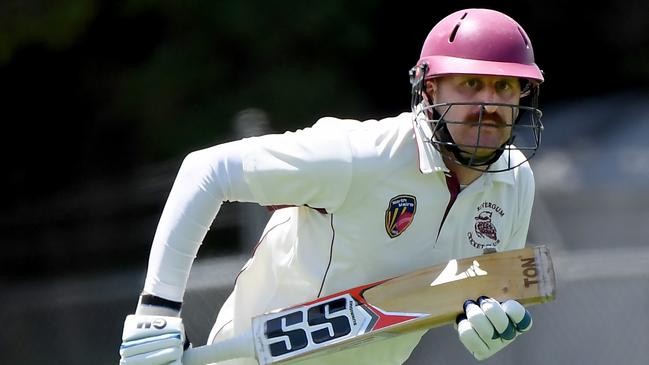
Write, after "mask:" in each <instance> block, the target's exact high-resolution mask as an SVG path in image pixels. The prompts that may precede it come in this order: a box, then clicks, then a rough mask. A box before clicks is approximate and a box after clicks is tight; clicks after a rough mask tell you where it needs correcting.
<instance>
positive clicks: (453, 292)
mask: <svg viewBox="0 0 649 365" xmlns="http://www.w3.org/2000/svg"><path fill="white" fill-rule="evenodd" d="M481 295H485V296H488V297H492V298H494V299H496V300H498V301H501V302H502V301H505V300H507V299H515V300H517V301H519V302H520V303H521V304H523V305H526V306H529V305H533V304H539V303H545V302H548V301H551V300H553V299H554V296H555V276H554V268H553V265H552V259H551V257H550V253H549V250H548V249H547V247H545V246H537V247H528V248H523V249H519V250H513V251H505V252H500V253H489V254H485V255H482V256H476V257H470V258H464V259H458V260H450V261H448V262H447V263H443V264H440V265H434V266H430V267H427V268H424V269H421V270H417V271H414V272H412V273H409V274H405V275H402V276H398V277H395V278H392V279H387V280H382V281H378V282H375V283H371V284H367V285H362V286H359V287H355V288H352V289H349V290H345V291H342V292H339V293H335V294H332V295H329V296H326V297H323V298H318V299H316V300H313V301H311V302H308V303H303V304H300V305H296V306H292V307H289V308H285V309H279V310H275V311H272V312H269V313H266V314H263V315H260V316H257V317H255V318H253V319H252V327H251V329H250V330H249V331H248V332H246V333H244V334H241V335H239V336H238V337H235V338H232V339H228V340H225V341H222V342H218V343H214V344H211V345H206V346H202V347H197V348H192V349H188V350H187V351H185V354H184V357H183V364H184V365H205V364H208V363H212V362H217V361H223V360H226V359H232V358H237V357H255V358H256V359H257V361H258V362H259V364H260V365H267V364H290V363H291V362H293V361H296V360H303V359H306V358H309V357H315V356H321V355H325V354H328V353H331V352H335V351H340V350H343V349H346V348H351V347H355V346H362V345H363V344H365V343H368V342H373V341H380V340H381V339H386V338H390V337H393V336H399V335H401V334H404V333H408V332H411V331H416V330H422V329H429V328H434V327H439V326H442V325H446V324H450V323H453V322H454V321H455V318H456V316H457V315H458V314H460V313H462V312H463V308H462V305H463V303H464V301H465V300H466V299H474V300H475V299H476V298H478V297H479V296H481Z"/></svg>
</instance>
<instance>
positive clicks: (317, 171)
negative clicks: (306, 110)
mask: <svg viewBox="0 0 649 365" xmlns="http://www.w3.org/2000/svg"><path fill="white" fill-rule="evenodd" d="M351 170H352V168H351V150H350V147H349V139H348V138H347V137H346V133H344V129H340V128H333V126H331V125H330V124H327V123H324V124H323V123H320V125H318V124H317V125H316V126H314V127H313V128H306V129H304V130H299V131H296V132H287V133H284V134H281V135H267V136H262V137H254V138H247V139H243V140H240V141H236V142H230V143H226V144H222V145H218V146H214V147H211V148H207V149H204V150H200V151H196V152H192V153H190V154H189V155H188V156H187V157H186V158H185V159H184V161H183V163H182V165H181V168H180V170H179V172H178V175H177V176H176V180H175V181H174V185H173V187H172V189H171V192H170V194H169V197H168V199H167V202H166V204H165V207H164V209H163V212H162V215H161V218H160V221H159V223H158V227H157V229H156V233H155V236H154V239H153V243H152V248H151V253H150V256H149V266H148V270H147V276H146V280H145V285H144V291H145V292H147V293H151V294H154V295H157V296H160V297H163V298H166V299H169V300H173V301H178V302H181V301H182V298H183V295H184V292H185V287H186V284H187V279H188V277H189V271H190V269H191V265H192V263H193V261H194V259H195V257H196V254H197V252H198V249H199V247H200V245H201V243H202V242H203V239H204V238H205V235H206V234H207V231H208V230H209V227H210V226H211V224H212V221H213V220H214V219H215V217H216V215H217V213H218V211H219V209H220V207H221V204H222V203H223V202H224V201H241V202H257V203H259V204H261V205H295V206H300V205H308V206H310V207H313V208H321V209H325V210H326V211H327V212H333V211H335V210H336V208H337V207H339V206H340V205H341V204H342V203H343V202H344V200H345V196H346V194H347V190H348V189H349V184H350V180H351Z"/></svg>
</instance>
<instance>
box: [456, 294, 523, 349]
mask: <svg viewBox="0 0 649 365" xmlns="http://www.w3.org/2000/svg"><path fill="white" fill-rule="evenodd" d="M456 324H457V331H458V336H459V338H460V341H461V342H462V344H464V347H466V348H467V350H469V352H471V353H472V354H473V356H474V357H475V358H476V359H477V360H484V359H486V358H488V357H490V356H492V355H493V354H495V353H496V352H498V351H500V350H501V349H502V348H503V347H505V346H507V345H508V344H510V343H511V342H512V341H514V339H515V338H516V336H518V335H519V334H521V333H523V332H526V331H528V330H529V329H530V328H531V327H532V316H531V315H530V312H528V311H527V309H525V307H523V305H521V304H520V303H519V302H517V301H515V300H508V301H506V302H504V303H502V304H501V303H498V301H496V300H495V299H492V298H488V297H480V298H478V300H477V301H473V300H467V301H466V302H464V314H461V315H459V316H458V318H457V320H456Z"/></svg>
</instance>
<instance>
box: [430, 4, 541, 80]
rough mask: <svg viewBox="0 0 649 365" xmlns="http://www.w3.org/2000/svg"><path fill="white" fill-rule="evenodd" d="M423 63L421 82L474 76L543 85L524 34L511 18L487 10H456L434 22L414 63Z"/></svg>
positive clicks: (529, 42)
mask: <svg viewBox="0 0 649 365" xmlns="http://www.w3.org/2000/svg"><path fill="white" fill-rule="evenodd" d="M424 63H425V64H427V66H428V67H427V72H426V75H425V77H424V78H425V79H429V78H434V77H437V76H442V75H448V74H476V75H496V76H513V77H520V78H524V79H528V80H532V81H536V82H539V83H540V82H543V74H542V73H541V70H540V69H539V67H538V66H537V65H536V63H534V50H533V49H532V42H531V41H530V39H529V37H528V36H527V33H525V31H524V30H523V28H522V27H521V26H520V25H519V24H518V23H517V22H516V21H515V20H514V19H512V18H511V17H509V16H507V15H505V14H503V13H501V12H498V11H495V10H490V9H466V10H460V11H456V12H454V13H452V14H450V15H449V16H447V17H446V18H444V19H442V20H441V21H440V22H439V23H437V25H435V27H433V29H432V30H431V31H430V33H429V34H428V37H426V40H425V41H424V46H423V48H422V50H421V56H420V58H419V62H417V64H418V65H421V64H424Z"/></svg>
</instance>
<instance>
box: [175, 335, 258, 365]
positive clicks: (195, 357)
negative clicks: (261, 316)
mask: <svg viewBox="0 0 649 365" xmlns="http://www.w3.org/2000/svg"><path fill="white" fill-rule="evenodd" d="M240 357H255V350H254V345H253V339H252V330H247V331H246V332H244V333H242V334H240V335H238V336H235V337H232V338H229V339H227V340H223V341H219V342H215V343H213V344H209V345H205V346H199V347H193V348H189V349H187V350H186V351H185V353H184V354H183V361H182V363H183V365H206V364H211V363H214V362H219V361H224V360H230V359H236V358H240Z"/></svg>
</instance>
